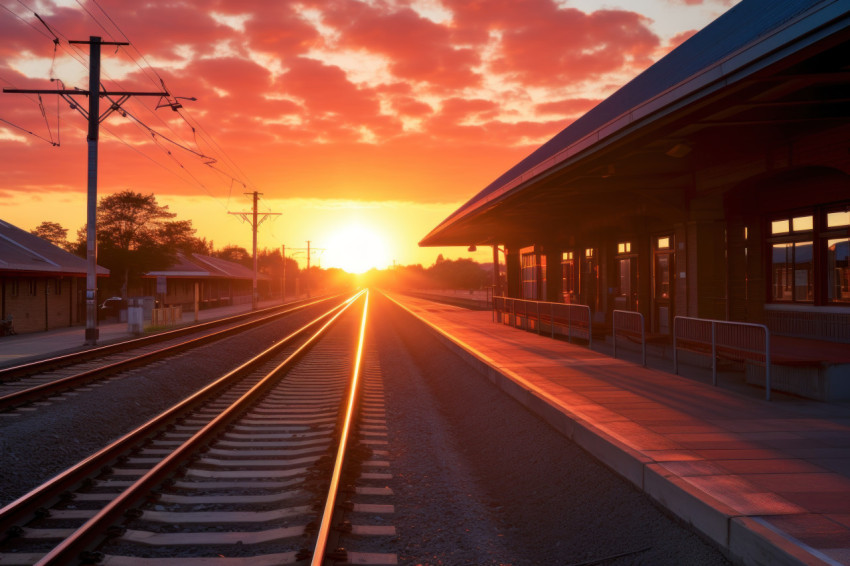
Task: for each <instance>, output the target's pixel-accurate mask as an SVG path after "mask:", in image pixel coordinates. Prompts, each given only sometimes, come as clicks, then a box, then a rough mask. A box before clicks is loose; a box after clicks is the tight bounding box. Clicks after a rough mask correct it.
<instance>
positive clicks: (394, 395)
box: [373, 297, 728, 565]
mask: <svg viewBox="0 0 850 566" xmlns="http://www.w3.org/2000/svg"><path fill="white" fill-rule="evenodd" d="M374 304H375V308H376V311H377V312H376V313H375V314H376V315H377V317H375V318H374V319H373V320H376V321H379V322H376V323H375V324H374V328H373V340H374V341H375V342H376V343H377V344H379V346H378V348H379V352H380V361H381V365H382V369H383V373H384V380H385V387H386V396H387V407H388V409H387V412H388V421H389V422H388V425H389V430H390V437H389V438H390V447H389V451H390V454H391V459H392V471H393V473H394V479H393V482H392V485H391V486H392V487H393V489H394V491H395V492H396V495H395V497H394V498H393V499H394V503H395V506H396V514H395V516H394V517H393V523H394V524H395V525H396V528H397V530H398V533H399V534H398V541H397V545H398V550H397V552H398V555H399V560H400V562H401V563H403V564H514V565H521V564H584V563H590V564H605V565H626V564H653V565H664V564H671V565H672V564H676V565H680V564H689V565H714V564H728V561H727V560H726V559H725V558H724V556H723V554H722V553H721V552H720V551H719V550H718V549H717V548H716V547H715V546H713V545H712V544H710V543H709V542H707V541H705V540H704V539H702V538H701V537H700V536H699V535H697V534H695V533H694V532H693V531H692V530H690V529H689V528H688V527H686V526H685V525H683V524H681V523H680V522H678V521H677V520H676V519H674V518H673V517H671V516H670V515H668V514H667V513H666V512H665V511H664V510H662V509H661V508H659V507H658V506H657V505H655V504H654V503H653V502H652V501H651V500H650V499H649V498H648V497H647V496H646V495H645V494H643V493H642V492H640V491H638V490H637V489H636V488H635V487H634V486H632V485H631V484H630V483H628V482H627V481H625V480H624V479H623V478H621V477H620V476H618V475H617V474H616V473H614V472H613V471H612V470H610V469H608V468H607V467H605V466H604V465H603V464H601V463H599V462H598V461H597V460H595V459H594V458H592V457H591V456H590V455H588V454H587V453H586V452H584V451H583V450H582V449H581V448H579V447H578V446H577V445H575V444H574V443H572V442H571V441H569V440H568V439H567V438H565V437H563V436H562V435H560V434H559V433H558V432H556V431H555V430H554V429H552V428H551V427H549V426H548V425H547V424H546V423H544V422H543V421H542V420H541V419H539V418H538V417H537V416H535V415H533V414H532V413H531V412H529V411H528V410H526V409H525V408H524V407H522V406H521V405H519V404H518V403H517V402H515V401H514V400H513V399H511V398H510V397H509V396H507V395H506V394H504V393H502V392H500V391H499V390H498V389H496V388H495V387H494V386H493V385H492V384H491V383H490V382H489V381H487V379H486V378H485V377H484V376H483V375H481V374H480V373H478V372H476V371H475V370H474V369H472V368H471V367H470V366H469V365H467V364H466V363H464V362H463V361H462V360H461V359H460V358H459V357H458V356H457V355H455V354H454V353H453V352H451V351H450V350H448V349H447V348H446V347H445V346H443V345H442V344H441V343H440V342H439V341H438V340H437V339H436V338H435V337H434V336H433V335H432V334H431V333H430V332H429V331H428V330H427V329H425V328H424V327H423V326H422V325H421V324H417V323H414V319H413V318H411V317H410V316H409V315H408V314H406V313H403V312H402V311H401V310H400V309H399V308H397V307H395V306H393V305H391V304H390V303H389V301H387V300H386V299H384V298H382V297H378V298H376V300H375V301H374ZM617 555H622V556H619V557H615V556H617ZM609 557H610V558H609Z"/></svg>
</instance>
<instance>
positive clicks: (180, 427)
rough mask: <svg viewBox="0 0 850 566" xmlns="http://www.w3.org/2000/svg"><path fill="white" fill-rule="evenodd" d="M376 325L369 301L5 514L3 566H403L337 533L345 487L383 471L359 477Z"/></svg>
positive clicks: (354, 301)
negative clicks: (363, 395) (368, 354)
mask: <svg viewBox="0 0 850 566" xmlns="http://www.w3.org/2000/svg"><path fill="white" fill-rule="evenodd" d="M361 308H362V310H361ZM367 312H368V295H367V294H366V293H365V292H363V293H361V294H358V295H357V296H355V297H353V298H351V299H349V300H348V301H346V302H345V303H344V304H343V305H341V306H339V307H335V308H334V309H331V310H330V311H328V312H327V313H325V314H323V315H322V316H320V317H318V318H316V319H314V320H313V321H312V322H310V323H309V324H307V325H305V326H304V327H302V328H301V329H299V330H298V331H296V332H294V333H292V334H291V335H290V336H288V337H287V338H285V339H283V340H280V341H279V342H278V343H277V344H275V346H273V347H272V348H270V349H269V350H267V351H266V352H264V353H262V354H260V355H258V356H256V357H254V358H253V359H252V360H250V361H248V362H246V363H244V364H243V365H242V366H240V367H239V368H237V369H235V370H233V371H231V372H229V373H228V374H226V375H224V376H222V377H221V378H220V379H219V380H217V381H216V382H215V383H213V384H211V385H209V386H208V387H207V388H206V389H205V390H203V391H200V392H198V393H197V394H196V395H194V396H192V397H190V398H188V399H186V400H184V401H183V402H181V403H179V404H178V405H176V406H175V407H173V408H172V409H170V410H169V411H166V412H165V413H162V414H161V415H159V416H157V417H156V418H154V419H152V420H151V421H150V422H148V423H147V424H146V425H144V426H142V427H139V428H138V429H136V430H135V431H133V432H131V433H129V434H127V435H125V436H124V437H122V438H121V439H119V440H118V441H116V442H115V443H113V444H111V445H110V446H107V447H105V448H104V449H102V450H101V451H99V452H98V453H96V454H94V455H92V456H90V457H89V458H87V459H85V460H84V461H82V462H80V463H79V464H77V465H76V466H73V467H72V468H70V469H69V470H67V471H66V472H64V473H62V474H59V475H58V476H56V477H55V478H54V479H52V480H50V481H49V482H47V483H45V484H43V485H42V486H40V487H38V488H36V489H34V490H32V491H31V492H30V493H29V494H27V495H25V496H23V497H21V498H19V499H18V500H17V501H15V502H13V503H11V504H9V505H7V506H6V507H5V508H3V509H0V532H3V533H6V536H5V539H4V540H3V542H2V544H0V564H4V565H5V564H18V565H21V564H77V563H95V562H99V563H103V564H110V565H118V566H137V565H139V566H142V565H149V564H163V565H166V566H167V565H172V564H173V565H175V566H178V565H179V566H194V565H196V564H197V565H199V564H216V563H221V564H227V565H228V566H231V565H240V564H246V565H247V564H251V565H258V564H259V565H262V564H283V563H296V562H306V561H308V560H309V561H312V563H313V564H322V563H325V560H326V556H325V548H326V547H327V546H328V545H330V546H331V549H330V553H329V554H328V557H329V559H334V560H340V559H344V560H349V561H351V560H354V561H358V562H360V563H394V560H395V559H394V556H378V555H362V556H357V555H356V553H354V554H352V553H346V552H345V551H342V550H340V549H338V548H337V545H338V544H339V543H338V539H337V535H333V534H332V527H333V526H334V525H335V524H337V523H339V519H334V518H333V517H334V514H335V513H337V514H338V512H339V510H340V509H341V508H344V509H347V510H348V511H349V512H350V511H352V507H351V505H349V504H348V503H346V502H343V503H341V504H340V503H339V502H338V501H337V500H336V495H337V492H338V491H339V490H340V486H344V485H345V484H346V483H347V482H349V481H351V479H352V477H353V476H352V473H353V474H355V475H357V474H359V471H358V470H360V469H362V468H363V467H364V462H366V463H368V462H374V460H373V459H372V456H371V450H370V449H369V448H368V447H366V445H365V444H358V445H357V447H356V448H357V449H356V450H354V453H355V456H354V457H353V459H350V460H349V461H348V469H349V472H348V474H347V476H348V477H347V478H346V473H345V467H344V464H345V462H346V460H345V455H346V453H347V446H348V443H349V442H348V441H349V438H350V437H352V436H353V434H352V431H353V426H354V424H355V423H356V422H357V419H356V416H357V411H356V409H357V407H358V403H357V392H358V390H359V388H358V386H357V382H358V379H359V378H360V375H361V373H363V370H362V358H363V355H362V352H363V349H364V342H363V341H364V335H365V329H366V317H367ZM375 387H377V386H376V385H375V384H374V383H373V384H372V385H371V388H372V389H371V391H370V392H368V393H367V395H368V399H367V400H366V403H367V407H366V408H364V411H365V413H366V416H367V422H366V423H365V425H364V426H365V427H366V428H367V430H368V428H369V427H374V426H375V425H374V424H373V423H370V422H368V421H369V419H370V418H371V419H372V420H373V421H374V417H375V413H374V411H375V410H376V409H375V403H376V402H377V397H376V389H375ZM355 436H356V435H355ZM352 460H353V461H352ZM352 465H353V467H352ZM366 466H367V469H368V464H366ZM351 470H353V472H352V471H351ZM367 491H368V490H367ZM389 510H390V509H389V508H388V506H383V507H381V506H374V505H373V506H372V507H369V512H371V513H380V512H386V511H389ZM353 530H354V532H356V533H359V534H361V535H362V534H366V535H369V534H371V535H390V536H391V535H392V534H393V533H392V532H391V530H387V528H386V527H384V528H382V529H372V530H371V531H370V529H369V528H368V527H357V528H353ZM363 560H366V562H363Z"/></svg>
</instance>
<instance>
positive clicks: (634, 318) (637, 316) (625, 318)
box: [611, 310, 646, 367]
mask: <svg viewBox="0 0 850 566" xmlns="http://www.w3.org/2000/svg"><path fill="white" fill-rule="evenodd" d="M611 334H612V341H613V342H614V358H615V359H616V357H617V335H618V334H619V335H622V336H624V337H626V338H632V339H639V340H640V346H641V364H642V365H643V366H644V367H646V325H645V324H644V318H643V314H641V313H639V312H636V311H622V310H615V311H614V316H613V320H612V325H611Z"/></svg>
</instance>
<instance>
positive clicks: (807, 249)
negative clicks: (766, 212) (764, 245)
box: [768, 204, 850, 304]
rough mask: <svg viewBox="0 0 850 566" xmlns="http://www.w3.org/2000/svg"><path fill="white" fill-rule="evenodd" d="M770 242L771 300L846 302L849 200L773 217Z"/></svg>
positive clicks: (849, 259)
mask: <svg viewBox="0 0 850 566" xmlns="http://www.w3.org/2000/svg"><path fill="white" fill-rule="evenodd" d="M768 244H769V247H770V272H771V274H770V278H771V279H770V280H771V299H772V300H773V301H777V302H803V303H817V304H850V204H845V205H843V206H839V207H834V206H833V207H828V208H820V209H816V210H808V211H801V212H799V213H795V214H788V215H787V216H784V217H780V218H774V219H771V221H770V236H769V240H768ZM824 291H825V294H824Z"/></svg>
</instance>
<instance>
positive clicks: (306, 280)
mask: <svg viewBox="0 0 850 566" xmlns="http://www.w3.org/2000/svg"><path fill="white" fill-rule="evenodd" d="M283 249H284V250H286V246H284V247H283ZM289 251H290V252H295V253H293V254H291V256H292V257H295V256H296V255H298V254H300V253H304V252H306V253H307V270H306V271H305V272H304V287H305V289H306V290H307V298H309V297H310V257H311V256H312V255H313V252H319V253H321V252H324V251H325V248H311V247H310V240H307V247H306V248H289ZM284 259H286V258H285V257H284ZM319 267H321V265H320V266H319ZM296 298H297V297H296Z"/></svg>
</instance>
